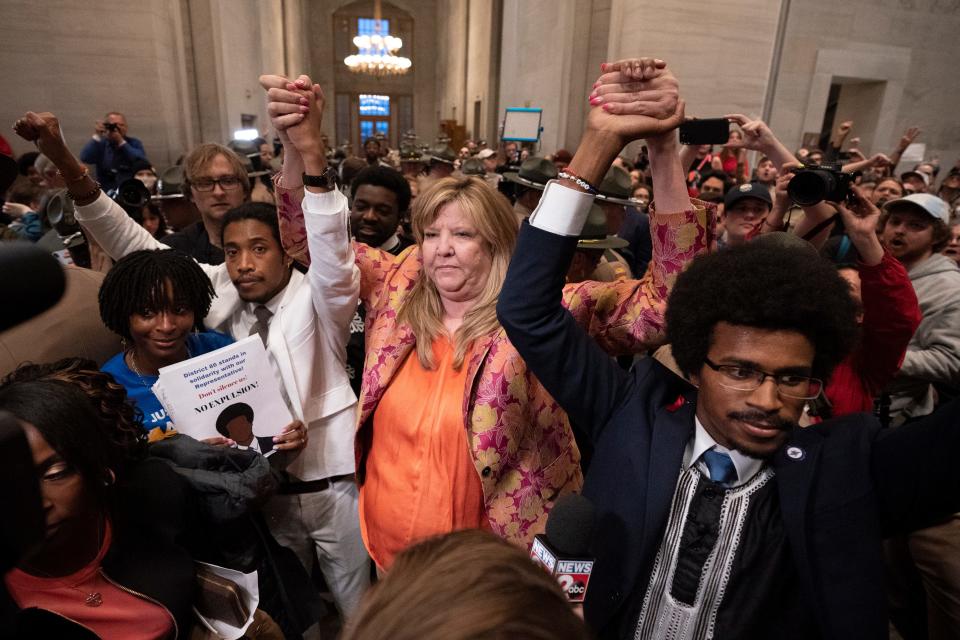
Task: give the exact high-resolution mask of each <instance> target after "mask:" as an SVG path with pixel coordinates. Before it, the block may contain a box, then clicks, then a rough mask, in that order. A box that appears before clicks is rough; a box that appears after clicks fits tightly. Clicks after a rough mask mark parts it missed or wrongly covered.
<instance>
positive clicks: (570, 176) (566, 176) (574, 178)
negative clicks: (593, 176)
mask: <svg viewBox="0 0 960 640" xmlns="http://www.w3.org/2000/svg"><path fill="white" fill-rule="evenodd" d="M557 177H558V178H560V179H561V180H570V181H571V182H574V183H575V184H576V185H577V186H578V187H580V188H581V189H583V190H584V191H586V192H587V193H589V194H590V195H592V196H595V195H597V188H596V187H595V186H593V185H592V184H590V183H589V182H587V181H586V180H584V179H583V178H581V177H580V176H578V175H576V174H574V173H570V172H569V171H561V172H560V173H558V174H557Z"/></svg>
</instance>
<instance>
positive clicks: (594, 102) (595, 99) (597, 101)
mask: <svg viewBox="0 0 960 640" xmlns="http://www.w3.org/2000/svg"><path fill="white" fill-rule="evenodd" d="M601 102H603V98H601V97H600V96H595V97H593V98H590V104H592V105H593V106H597V105H598V104H600V103H601Z"/></svg>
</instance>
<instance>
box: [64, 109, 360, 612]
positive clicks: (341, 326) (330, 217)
mask: <svg viewBox="0 0 960 640" xmlns="http://www.w3.org/2000/svg"><path fill="white" fill-rule="evenodd" d="M321 113H322V100H318V101H317V106H315V107H314V108H313V109H311V114H310V116H308V117H307V118H304V121H305V122H304V123H303V125H302V126H300V127H294V128H293V129H290V130H289V135H290V137H291V138H296V139H297V142H298V143H299V144H301V145H303V146H304V148H307V146H308V145H311V144H316V145H319V148H320V153H317V154H313V153H311V154H309V157H310V158H311V159H316V162H318V163H321V164H322V166H320V165H314V166H310V167H307V169H308V171H310V170H312V171H315V172H316V173H318V174H320V173H324V171H325V170H326V159H325V155H324V154H323V152H322V142H320V137H319V131H320V116H321ZM51 117H52V116H51ZM285 135H286V134H285ZM51 137H52V136H51ZM61 155H63V156H64V158H66V160H64V162H62V164H64V167H62V168H65V169H66V171H67V172H68V173H69V172H71V171H72V173H70V175H73V174H74V173H79V172H81V166H80V165H79V163H77V162H76V160H75V159H72V158H67V156H68V155H69V152H68V151H66V150H65V149H64V150H62V153H61ZM304 156H305V157H307V156H308V154H307V153H304ZM68 165H69V166H68ZM74 165H75V166H74ZM86 180H87V179H86V176H81V177H80V178H78V179H76V180H75V182H77V183H78V184H80V185H83V184H85V181H86ZM334 186H335V185H333V184H332V183H331V184H330V185H329V186H321V187H315V186H308V187H307V190H306V192H305V194H304V200H303V211H304V214H305V215H304V217H305V220H306V226H307V235H308V244H309V246H310V253H311V255H312V256H313V257H314V260H313V264H312V265H311V268H310V269H309V270H308V271H307V273H306V275H304V274H302V273H300V272H299V271H297V270H295V269H294V268H293V260H292V259H291V258H290V257H289V256H287V255H286V253H284V251H283V249H282V246H281V244H280V232H279V225H278V221H277V216H276V212H275V209H274V208H273V207H272V206H271V205H265V204H262V203H247V204H244V205H241V206H240V207H237V208H235V209H232V210H230V211H229V212H227V214H226V215H225V216H224V220H223V226H222V231H221V233H222V237H221V241H222V242H221V244H222V245H223V247H224V250H225V255H226V261H225V263H224V264H222V265H218V266H212V265H205V264H201V265H200V266H201V267H202V268H203V269H204V271H205V272H206V273H207V275H208V276H209V277H210V280H211V281H212V283H213V286H214V289H215V290H216V293H217V297H216V298H215V299H214V302H213V306H212V307H211V309H210V312H209V313H208V315H207V317H206V320H205V326H206V327H208V328H210V329H215V330H218V331H222V332H225V333H229V334H231V335H233V336H234V337H235V338H243V337H246V336H248V335H252V334H257V335H260V337H261V339H263V340H264V343H265V345H266V348H267V354H268V356H269V360H270V364H271V366H272V367H273V369H274V372H275V374H276V376H277V379H278V381H279V382H280V383H281V384H280V389H281V393H282V395H283V396H284V401H285V402H286V403H287V405H288V407H289V408H290V411H291V414H292V415H293V416H294V418H295V419H297V420H300V421H302V422H303V423H304V424H306V426H307V434H308V435H307V437H305V438H303V437H301V436H300V435H299V434H300V432H299V431H297V430H292V431H289V432H287V433H285V434H281V436H279V437H280V438H281V439H284V440H285V441H290V439H291V438H300V439H301V440H305V442H297V443H295V446H296V447H302V450H301V451H300V452H299V454H296V455H295V456H290V457H291V458H292V459H291V460H289V464H288V465H287V467H286V470H287V472H288V473H289V475H290V478H291V481H290V482H288V483H286V484H285V485H284V486H283V487H282V488H281V491H280V495H277V496H275V497H274V498H272V499H271V501H270V502H269V503H268V505H267V506H266V507H265V510H266V512H267V517H268V522H269V524H270V528H271V531H272V533H273V534H274V536H276V538H277V539H278V541H279V542H280V543H281V544H284V545H285V546H288V547H290V548H292V549H293V550H294V551H295V552H296V553H297V554H298V556H299V557H300V559H301V561H303V563H304V565H305V566H306V567H307V569H308V570H309V569H310V568H311V567H312V565H313V558H314V548H315V549H316V556H317V559H318V560H319V565H320V569H321V570H322V572H323V574H324V577H325V579H326V582H327V584H328V586H329V587H330V589H331V591H332V593H333V596H334V599H335V600H336V602H337V605H338V607H339V609H340V610H341V612H343V614H344V615H347V614H349V613H350V612H351V611H352V610H353V609H354V608H355V607H356V605H357V603H358V602H359V600H360V597H361V595H362V594H363V592H364V590H365V589H366V587H367V586H368V585H369V558H368V556H367V554H366V551H365V549H364V547H363V542H362V539H361V537H360V527H359V518H358V515H357V501H358V493H357V488H356V485H355V483H354V481H353V472H354V457H353V433H354V422H355V409H356V396H355V395H354V393H353V391H352V390H351V388H350V383H349V380H348V379H347V374H346V371H345V358H346V349H345V344H346V341H347V334H348V329H349V324H350V320H351V318H352V316H353V313H354V310H355V309H356V306H357V295H358V292H359V280H360V275H359V271H358V269H357V268H356V266H355V265H354V255H353V249H352V247H351V244H350V242H349V241H348V239H349V226H348V219H349V210H348V207H347V200H346V198H345V197H344V196H343V195H342V194H341V193H340V192H339V191H337V190H336V189H335V188H334ZM96 193H97V191H96V189H94V190H92V191H91V192H90V193H89V194H87V193H86V192H84V193H82V194H78V195H76V196H75V197H76V201H77V205H78V206H77V214H76V216H77V219H78V220H79V221H80V222H81V224H82V225H83V226H84V229H85V230H86V232H87V233H89V234H91V236H92V237H93V238H95V239H96V240H97V241H98V243H99V244H100V245H101V246H102V247H103V248H104V250H105V251H106V252H107V253H108V254H109V255H110V256H111V257H113V258H114V259H117V258H120V257H122V256H124V255H127V254H129V253H131V252H133V251H137V250H141V249H165V248H167V247H166V246H165V245H162V244H160V243H159V242H158V241H156V240H155V239H154V238H153V237H152V236H151V235H150V234H149V233H148V232H147V231H146V230H145V229H143V228H142V227H141V226H140V225H138V224H137V223H136V222H134V221H133V219H132V218H130V217H129V216H128V215H127V214H126V213H125V212H124V211H123V209H121V208H120V207H119V205H117V204H116V203H115V202H113V201H112V200H111V199H110V198H108V197H107V196H106V195H105V194H103V193H102V192H100V193H99V195H95V194H96ZM94 197H95V199H93V200H92V201H91V200H90V198H94ZM281 448H282V447H281ZM285 455H290V454H285Z"/></svg>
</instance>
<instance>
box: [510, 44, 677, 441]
mask: <svg viewBox="0 0 960 640" xmlns="http://www.w3.org/2000/svg"><path fill="white" fill-rule="evenodd" d="M604 71H605V72H606V73H605V75H607V74H613V77H609V76H608V77H607V78H606V80H608V82H605V83H603V85H604V87H606V88H603V90H602V91H597V92H595V95H594V96H592V97H591V103H592V104H593V105H594V108H593V109H591V111H590V114H589V116H588V118H587V124H586V128H585V131H584V134H583V137H582V138H581V140H580V145H579V146H578V147H577V152H576V154H575V155H574V157H573V160H572V161H571V163H570V165H569V167H568V168H567V171H568V173H569V174H571V175H572V176H576V178H577V180H574V179H561V180H557V181H551V182H550V183H548V185H547V187H546V189H545V191H544V195H543V198H542V199H541V201H540V204H539V206H538V207H537V209H536V211H534V212H533V214H532V215H531V216H530V220H529V223H524V225H523V228H522V230H521V232H520V238H519V241H518V243H517V249H516V252H515V253H514V257H513V260H512V261H511V263H510V268H509V270H508V273H507V278H506V281H505V282H504V286H503V290H502V292H501V294H500V299H499V302H498V305H497V313H498V317H499V318H500V322H501V323H502V324H503V327H504V329H506V331H507V335H508V336H509V337H510V340H511V342H512V343H513V345H514V346H515V347H516V348H517V350H518V351H519V352H520V354H521V355H522V356H523V358H524V360H525V362H526V364H527V366H528V367H529V368H530V370H531V371H533V373H534V374H535V375H536V376H537V378H538V379H539V380H540V382H541V383H542V384H543V385H544V387H546V389H547V390H548V391H549V392H550V393H551V395H553V397H554V398H555V399H556V400H557V402H558V403H559V404H560V405H561V406H562V407H563V408H564V409H565V410H566V411H567V412H568V413H569V414H570V417H571V419H572V421H573V422H574V423H576V424H577V425H578V426H579V427H581V428H583V429H584V430H586V431H587V432H588V433H589V434H590V435H591V436H592V437H596V436H597V435H598V434H599V429H600V428H601V427H602V425H603V424H604V423H605V422H606V421H607V418H608V417H609V415H610V413H611V411H613V410H614V408H615V407H616V406H617V405H618V404H619V402H620V401H621V399H622V398H623V395H624V394H625V393H626V392H627V389H628V388H629V377H628V375H627V374H626V373H625V372H623V370H622V369H620V368H619V367H618V366H617V365H616V364H615V363H614V362H613V360H611V358H610V356H609V355H608V354H607V353H606V352H604V351H603V350H602V349H601V348H600V347H599V346H598V345H597V343H596V342H595V341H594V340H592V339H591V338H590V337H589V336H588V334H587V333H586V332H585V331H584V329H582V328H581V327H580V326H579V325H578V324H577V322H576V320H575V319H574V318H573V316H572V315H571V314H570V313H568V312H567V311H566V310H565V309H564V307H563V304H562V290H563V283H564V279H565V276H566V272H567V268H568V267H569V265H570V260H571V259H572V256H573V252H574V250H575V249H576V244H577V235H578V234H579V232H580V230H581V229H582V227H583V223H584V220H585V218H586V215H587V212H588V210H589V208H590V205H591V204H592V202H593V196H592V195H591V194H590V193H588V190H587V189H585V188H584V187H583V184H582V183H586V184H590V185H595V184H597V182H599V181H600V180H601V179H602V177H603V175H604V173H605V172H606V171H607V169H608V168H609V166H610V164H611V163H612V162H613V159H614V158H615V157H616V156H617V154H618V153H619V152H620V150H621V149H622V148H623V146H624V145H625V144H626V143H628V142H630V141H632V140H635V139H639V138H643V137H646V138H647V144H648V147H650V145H651V142H652V143H653V146H654V147H656V149H657V152H658V154H659V153H660V152H662V151H665V150H666V149H667V148H670V149H671V151H670V154H669V156H670V157H667V156H666V155H658V158H657V160H656V163H655V164H652V167H651V168H652V171H653V173H654V176H655V178H654V180H655V182H654V191H655V192H656V193H657V196H658V206H659V207H661V208H665V207H674V208H673V209H671V210H673V211H676V210H686V209H690V208H691V205H690V200H689V198H688V197H687V194H686V185H685V182H684V180H683V169H682V167H681V166H680V160H679V156H678V155H677V153H676V147H670V142H669V141H667V140H665V139H663V138H665V137H666V135H669V136H673V135H674V134H673V129H674V128H675V127H676V126H677V125H678V124H679V123H680V122H681V121H682V119H683V106H682V103H681V102H679V99H678V92H677V84H676V80H675V79H674V78H673V76H672V74H670V73H669V72H668V71H666V69H665V68H664V65H663V63H662V62H661V61H657V60H652V59H644V60H637V61H625V62H622V63H614V64H612V65H605V67H604ZM623 94H633V95H632V97H633V99H632V100H622V102H623V103H624V104H625V105H629V106H619V105H617V104H616V103H617V102H621V98H622V97H623ZM598 98H599V100H598ZM617 112H620V113H619V114H617ZM628 114H629V115H628ZM634 114H641V115H634ZM665 134H666V135H665ZM661 136H662V137H663V138H661ZM652 154H653V149H652V148H651V156H652ZM651 163H654V159H653V157H651ZM658 169H659V170H660V171H662V172H663V173H662V175H661V176H659V178H657V177H656V175H657V171H658ZM661 197H662V198H664V199H665V202H666V204H664V202H660V201H659V198H661ZM656 306H657V305H656V304H653V305H651V307H649V308H648V309H647V312H648V314H649V316H651V317H660V315H659V314H660V313H661V312H662V310H661V309H657V308H656Z"/></svg>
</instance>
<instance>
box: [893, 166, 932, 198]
mask: <svg viewBox="0 0 960 640" xmlns="http://www.w3.org/2000/svg"><path fill="white" fill-rule="evenodd" d="M900 182H902V183H903V188H904V189H906V190H907V191H908V192H910V193H926V192H927V189H929V188H930V176H928V175H927V174H925V173H923V172H922V171H917V170H916V169H914V170H912V171H904V172H903V173H901V174H900Z"/></svg>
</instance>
